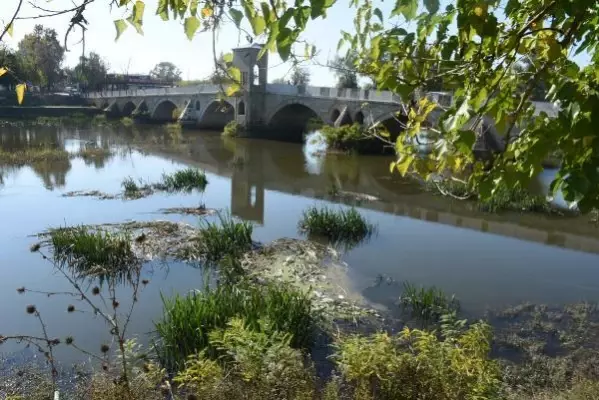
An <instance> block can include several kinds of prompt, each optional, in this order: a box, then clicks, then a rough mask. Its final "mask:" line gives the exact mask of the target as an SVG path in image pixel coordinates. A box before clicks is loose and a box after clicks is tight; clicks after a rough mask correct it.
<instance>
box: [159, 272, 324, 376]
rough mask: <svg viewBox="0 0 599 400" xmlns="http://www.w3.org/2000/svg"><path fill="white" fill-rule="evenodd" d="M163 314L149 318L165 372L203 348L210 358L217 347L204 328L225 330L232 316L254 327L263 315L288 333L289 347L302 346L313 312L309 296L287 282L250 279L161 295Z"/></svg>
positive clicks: (307, 343) (307, 342)
mask: <svg viewBox="0 0 599 400" xmlns="http://www.w3.org/2000/svg"><path fill="white" fill-rule="evenodd" d="M162 301H163V305H164V313H163V316H162V319H161V320H160V321H158V322H157V323H155V326H156V331H157V333H158V341H157V343H156V344H155V346H156V351H157V354H158V357H159V359H160V360H161V362H162V364H163V365H164V366H165V367H166V368H167V369H168V370H169V371H177V370H180V369H181V368H183V367H184V362H185V360H186V359H187V357H188V356H190V355H192V354H197V353H199V352H201V351H203V350H205V351H206V352H207V354H208V355H209V356H210V357H212V358H215V357H218V356H219V355H220V352H219V350H218V349H217V348H214V347H213V346H211V344H210V341H209V333H210V332H212V331H214V330H218V329H225V328H226V327H227V323H228V322H229V321H230V320H231V318H234V317H241V318H243V319H244V321H245V323H246V324H247V325H248V326H249V327H251V328H253V329H260V320H262V319H265V318H266V319H268V320H269V321H270V322H271V324H272V328H273V329H274V330H277V331H280V332H287V333H290V334H291V335H292V336H293V338H292V341H291V344H292V346H293V347H295V348H308V347H309V346H310V344H311V343H312V341H313V339H314V328H315V322H316V318H317V313H315V312H314V310H313V307H312V302H311V300H310V298H309V297H308V296H307V295H305V294H303V293H301V292H298V291H296V290H294V289H292V288H290V287H288V286H281V285H277V286H275V285H268V286H257V285H251V284H247V283H244V284H240V285H219V286H218V287H216V288H214V289H209V288H206V289H205V290H204V291H203V292H195V293H193V294H189V295H187V296H181V295H175V296H174V297H172V298H165V297H163V298H162Z"/></svg>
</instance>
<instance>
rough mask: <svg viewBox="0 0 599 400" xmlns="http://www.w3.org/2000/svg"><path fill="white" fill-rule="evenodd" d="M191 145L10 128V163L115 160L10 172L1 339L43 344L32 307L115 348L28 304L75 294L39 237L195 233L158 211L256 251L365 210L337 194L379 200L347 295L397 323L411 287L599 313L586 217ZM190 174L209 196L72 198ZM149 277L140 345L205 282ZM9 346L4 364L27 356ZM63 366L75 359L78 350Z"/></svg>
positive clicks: (237, 147)
mask: <svg viewBox="0 0 599 400" xmlns="http://www.w3.org/2000/svg"><path fill="white" fill-rule="evenodd" d="M181 136H182V137H180V136H177V135H174V134H169V133H168V132H166V131H165V130H164V128H161V127H147V126H143V127H132V128H124V127H120V128H108V127H106V128H73V127H40V126H24V127H6V126H5V127H2V128H0V145H1V146H2V147H3V148H4V149H5V150H16V149H21V148H25V147H27V146H35V145H39V144H41V143H54V144H55V145H57V146H64V147H65V148H66V149H68V150H69V151H76V150H77V149H78V148H79V147H80V146H82V144H84V143H89V142H95V143H97V144H98V145H100V146H104V147H107V148H111V149H113V150H114V155H113V156H111V157H108V158H106V159H103V160H96V161H95V162H89V163H86V162H85V161H84V160H82V159H80V158H76V159H73V160H71V161H70V162H68V163H54V164H47V163H44V164H41V165H36V166H25V167H22V168H7V167H2V169H0V176H1V180H0V221H2V230H1V231H0V248H1V249H2V253H0V274H1V275H0V276H1V279H0V335H9V334H15V333H21V334H39V331H40V327H39V322H38V321H37V320H35V319H34V318H33V317H31V316H29V315H27V314H26V313H25V308H26V306H27V305H28V304H35V305H36V306H37V308H38V309H39V310H40V311H41V313H42V317H43V318H44V321H45V322H46V325H47V327H48V330H49V335H50V336H53V337H54V336H58V337H65V336H67V335H72V336H74V337H75V338H76V341H77V343H78V344H79V345H80V346H81V347H85V348H88V349H90V350H92V351H95V352H97V350H98V349H99V343H101V342H102V341H104V340H108V339H109V338H110V335H109V334H108V332H107V328H106V326H105V325H104V323H103V322H102V321H101V320H99V319H95V318H94V317H93V316H90V315H88V314H82V313H73V314H69V313H67V311H66V308H67V305H68V304H70V303H72V302H73V299H70V298H64V297H60V296H52V297H47V296H45V295H42V294H39V295H36V294H33V293H26V294H24V295H22V294H18V293H17V291H16V288H17V287H21V286H25V287H26V288H28V289H35V290H44V291H62V290H69V289H70V288H69V287H68V284H67V283H66V282H65V281H64V279H62V278H61V277H60V276H56V275H54V274H53V271H52V268H51V266H50V265H49V263H48V262H47V261H45V260H43V259H41V257H40V256H39V255H38V254H33V253H30V252H29V247H30V245H31V244H32V243H34V242H35V241H36V239H35V238H34V237H32V236H31V235H34V234H36V233H38V232H41V231H43V230H45V229H47V228H49V227H56V226H61V225H62V226H64V225H76V224H90V223H106V222H123V221H126V220H151V219H170V220H183V221H186V222H189V223H193V224H197V221H198V218H197V217H189V216H181V215H162V214H159V213H157V211H158V210H159V209H162V208H168V207H193V206H197V205H199V204H205V205H206V207H208V208H215V209H220V210H230V211H231V212H232V213H233V214H234V215H235V216H237V217H239V218H243V219H246V220H249V221H252V222H254V223H255V230H254V239H255V240H257V241H260V242H269V241H272V240H274V239H277V238H282V237H301V235H298V232H297V222H298V220H299V218H300V216H301V213H302V210H304V209H305V208H306V207H308V206H310V205H315V204H328V205H332V206H334V207H346V206H347V205H348V204H354V203H355V200H347V201H346V204H335V203H339V201H335V200H336V199H339V197H333V196H332V194H331V188H333V187H335V188H337V189H338V190H341V191H343V192H352V193H361V194H366V195H368V196H372V199H371V201H362V202H360V203H359V204H357V207H358V209H359V211H360V212H361V213H362V214H363V215H364V216H365V217H367V218H368V219H369V220H370V221H371V222H373V223H375V224H376V225H377V226H378V232H377V235H376V236H375V237H373V238H372V239H371V240H370V241H369V242H367V243H364V244H362V245H360V246H358V247H356V248H353V249H352V250H350V251H348V252H346V253H345V254H344V255H343V259H344V261H345V262H347V263H348V265H349V269H348V274H349V278H350V282H351V284H350V286H351V287H348V288H346V289H347V290H348V291H354V292H357V293H361V294H362V295H363V296H364V297H365V299H366V300H367V301H369V302H371V303H372V304H373V305H374V306H377V307H387V308H388V309H390V310H393V309H394V307H395V305H394V304H395V302H396V301H397V297H398V295H399V293H400V288H401V285H400V283H401V282H402V281H405V280H408V281H411V282H413V283H416V284H418V285H436V286H438V287H440V288H442V289H443V290H445V291H446V292H448V293H455V294H456V295H457V297H458V298H459V299H460V301H461V304H462V308H463V309H464V310H465V311H466V312H467V313H469V314H471V315H482V314H483V313H484V311H485V310H486V309H489V308H499V307H504V306H509V305H514V304H518V303H521V302H523V301H531V302H538V303H549V304H562V303H569V302H576V301H581V300H588V301H597V300H599V227H596V226H595V225H594V224H591V223H590V222H589V219H588V217H577V218H565V217H546V216H540V215H532V214H517V213H512V214H501V215H490V214H484V213H481V212H477V211H473V207H471V205H469V204H467V203H464V202H459V201H452V200H449V199H447V198H444V197H441V196H436V195H432V194H430V193H425V192H423V191H421V190H420V188H419V187H418V186H417V185H416V184H414V183H413V182H411V181H407V180H403V179H401V178H399V177H398V176H395V175H393V176H392V175H390V173H389V168H388V164H389V159H386V158H384V157H363V156H359V157H358V156H341V155H326V156H325V155H322V154H321V153H320V152H319V150H322V149H320V148H319V146H318V145H317V144H314V143H311V142H310V141H308V143H307V144H305V145H303V146H302V145H301V144H291V143H283V142H274V141H262V140H249V139H227V140H225V139H221V138H220V137H219V135H217V134H214V133H209V132H194V131H183V133H182V134H181ZM319 154H320V155H319ZM185 166H195V167H198V168H201V169H203V170H205V171H206V173H207V175H208V180H209V184H208V186H207V188H206V191H205V193H202V194H198V193H192V194H175V195H172V194H155V195H152V196H150V197H147V198H143V199H139V200H135V201H123V200H98V199H95V198H91V197H73V198H69V197H62V194H64V193H66V192H68V191H74V190H94V189H96V190H100V191H102V192H107V193H118V192H120V191H121V187H120V184H121V181H122V180H123V178H125V177H128V176H131V177H133V178H143V179H144V180H147V181H157V180H158V179H159V178H160V176H161V175H162V173H164V172H172V171H175V170H177V169H180V168H183V167H185ZM550 178H551V171H546V172H545V173H544V175H543V176H542V177H541V178H540V180H539V182H538V183H537V186H538V187H539V188H543V187H546V185H547V183H548V180H549V179H550ZM144 277H147V278H148V279H150V280H151V283H150V284H149V285H148V286H147V288H145V289H144V291H143V292H142V293H141V295H140V301H139V303H138V305H137V308H136V310H135V313H134V316H133V319H132V322H131V325H130V331H131V332H132V333H134V334H136V335H139V337H140V340H141V341H143V342H145V341H146V340H147V334H148V333H149V332H151V330H152V327H153V321H154V320H155V319H156V318H158V317H159V316H160V314H161V310H162V304H161V300H160V294H161V293H162V294H164V295H170V294H173V293H185V292H187V291H189V290H192V289H194V288H198V287H200V286H201V285H202V283H201V282H202V277H203V275H202V272H201V271H200V270H198V269H195V268H192V267H190V266H188V265H184V264H178V263H169V264H168V265H162V264H159V263H156V264H155V265H148V266H147V268H146V269H145V270H144ZM381 281H382V283H381ZM377 282H378V284H377ZM123 290H126V289H123ZM3 346H4V347H3V349H2V350H3V351H12V350H16V349H18V348H19V346H18V345H16V344H9V343H7V344H5V345H3ZM21 347H22V345H21ZM65 354H66V357H67V358H68V357H70V356H69V353H68V351H65Z"/></svg>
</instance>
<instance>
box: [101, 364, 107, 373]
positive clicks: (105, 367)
mask: <svg viewBox="0 0 599 400" xmlns="http://www.w3.org/2000/svg"><path fill="white" fill-rule="evenodd" d="M102 369H103V370H104V371H108V364H106V363H105V364H102Z"/></svg>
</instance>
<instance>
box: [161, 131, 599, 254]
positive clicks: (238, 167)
mask: <svg viewBox="0 0 599 400" xmlns="http://www.w3.org/2000/svg"><path fill="white" fill-rule="evenodd" d="M186 135H187V133H186ZM189 137H190V140H189V144H188V145H187V146H188V148H187V150H186V151H184V152H181V151H177V152H170V151H168V150H165V149H161V150H152V151H151V152H152V153H156V154H159V155H160V156H166V157H168V158H170V159H173V160H176V161H178V162H182V163H186V164H191V165H195V166H197V167H198V168H202V169H204V170H206V171H207V172H210V173H213V174H216V175H219V176H225V177H229V178H230V181H231V211H232V213H233V214H234V215H236V216H238V217H240V218H243V219H246V220H251V221H255V222H258V223H260V224H262V223H263V222H264V208H265V199H266V196H267V195H266V191H277V192H282V193H287V194H293V195H299V196H302V197H306V198H314V199H324V200H329V201H333V202H341V203H345V204H349V205H358V206H359V207H362V208H365V209H370V210H374V211H379V212H383V213H389V214H394V215H401V216H406V217H409V218H413V219H419V220H423V221H429V222H433V223H439V224H444V225H451V226H456V227H461V228H465V229H470V230H477V231H480V232H485V233H491V234H496V235H502V236H508V237H512V238H517V239H521V240H526V241H532V242H538V243H543V244H547V245H551V246H559V247H563V248H568V249H572V250H579V251H584V252H591V253H599V229H597V228H596V227H595V226H594V225H593V224H591V223H589V219H588V217H549V216H544V215H535V214H519V213H502V214H501V215H494V214H488V213H482V212H479V211H476V210H475V209H474V207H473V205H472V204H471V203H468V202H463V201H455V200H451V199H448V198H445V197H442V196H437V195H432V194H430V193H425V192H422V191H421V190H420V188H419V187H418V185H417V184H415V183H413V182H410V181H406V180H403V179H401V178H400V177H398V176H397V175H393V176H392V175H390V174H389V169H388V161H389V160H390V159H389V160H387V159H385V158H382V157H366V156H360V157H354V156H345V155H322V156H317V157H314V156H310V151H311V149H310V146H309V145H306V148H305V149H304V151H302V148H301V147H300V146H298V145H296V144H290V143H280V142H271V141H262V140H256V139H252V140H244V139H235V140H233V139H228V140H223V139H221V138H220V137H218V136H216V135H206V134H197V135H192V134H190V136H189ZM539 186H545V185H539ZM332 188H335V189H336V190H337V191H341V193H352V194H360V195H362V196H363V195H366V197H369V198H371V200H370V201H365V200H363V201H359V200H358V201H356V199H355V197H353V196H339V195H333V194H332V190H331V189H332ZM278 206H281V205H278Z"/></svg>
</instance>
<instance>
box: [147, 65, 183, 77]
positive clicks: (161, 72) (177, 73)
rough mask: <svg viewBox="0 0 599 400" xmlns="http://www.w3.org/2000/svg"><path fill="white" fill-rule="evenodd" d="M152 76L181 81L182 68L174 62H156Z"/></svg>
mask: <svg viewBox="0 0 599 400" xmlns="http://www.w3.org/2000/svg"><path fill="white" fill-rule="evenodd" d="M150 76H151V77H152V78H154V79H159V80H161V81H166V82H179V81H180V80H181V70H180V69H179V68H177V66H176V65H175V64H173V63H172V62H168V61H163V62H161V63H158V64H156V66H155V67H154V69H152V71H150Z"/></svg>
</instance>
